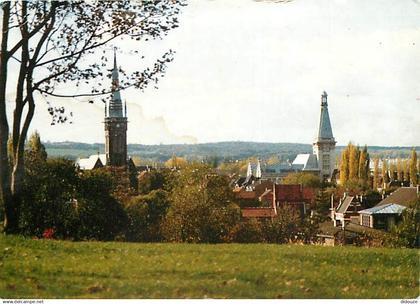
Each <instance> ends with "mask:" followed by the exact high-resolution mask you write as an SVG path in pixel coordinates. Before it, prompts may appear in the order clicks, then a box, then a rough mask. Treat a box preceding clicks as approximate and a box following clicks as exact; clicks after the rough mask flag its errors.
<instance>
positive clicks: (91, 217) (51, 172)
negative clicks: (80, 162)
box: [19, 159, 127, 240]
mask: <svg viewBox="0 0 420 304" xmlns="http://www.w3.org/2000/svg"><path fill="white" fill-rule="evenodd" d="M24 189H25V191H24V193H23V201H22V206H21V216H20V223H19V228H20V231H21V232H22V233H23V234H25V235H35V236H38V237H41V236H42V235H43V233H44V231H45V230H47V229H54V236H55V237H56V238H71V239H98V240H112V239H114V238H115V236H117V235H118V234H119V233H120V232H121V231H122V230H123V229H124V225H125V223H126V222H127V220H126V216H125V213H124V210H123V208H122V205H121V204H120V203H119V202H117V201H116V200H115V199H114V198H113V197H112V196H111V193H110V191H111V189H112V177H111V176H110V174H109V173H107V172H105V171H101V170H92V171H85V172H83V173H81V172H77V170H76V168H75V166H74V164H73V162H71V161H68V160H64V159H50V160H48V161H46V162H44V163H40V164H38V166H37V167H34V168H33V169H32V170H31V171H28V172H27V177H26V178H25V187H24Z"/></svg>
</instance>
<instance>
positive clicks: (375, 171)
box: [373, 158, 380, 189]
mask: <svg viewBox="0 0 420 304" xmlns="http://www.w3.org/2000/svg"><path fill="white" fill-rule="evenodd" d="M379 185H380V181H379V159H378V158H375V159H374V160H373V189H377V188H378V187H379Z"/></svg>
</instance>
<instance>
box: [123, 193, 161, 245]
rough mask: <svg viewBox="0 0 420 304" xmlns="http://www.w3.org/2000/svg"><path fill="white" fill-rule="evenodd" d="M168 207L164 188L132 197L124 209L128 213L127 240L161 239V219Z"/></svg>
mask: <svg viewBox="0 0 420 304" xmlns="http://www.w3.org/2000/svg"><path fill="white" fill-rule="evenodd" d="M168 208H169V202H168V193H167V192H166V191H164V190H153V191H151V192H150V193H149V194H147V195H139V196H136V197H133V198H132V199H131V200H130V201H129V203H128V204H127V206H126V209H125V210H126V212H127V215H128V227H127V233H126V236H127V240H130V241H145V242H156V241H161V240H162V234H161V231H160V226H161V221H162V219H163V218H164V217H165V215H166V212H167V210H168Z"/></svg>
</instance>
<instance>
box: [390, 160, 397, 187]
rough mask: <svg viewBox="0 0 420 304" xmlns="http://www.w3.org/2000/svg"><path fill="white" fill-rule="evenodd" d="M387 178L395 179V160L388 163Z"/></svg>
mask: <svg viewBox="0 0 420 304" xmlns="http://www.w3.org/2000/svg"><path fill="white" fill-rule="evenodd" d="M389 178H390V180H391V182H393V181H395V180H397V165H396V163H395V161H391V162H390V163H389Z"/></svg>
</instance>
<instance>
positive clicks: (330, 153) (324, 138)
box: [313, 91, 336, 180]
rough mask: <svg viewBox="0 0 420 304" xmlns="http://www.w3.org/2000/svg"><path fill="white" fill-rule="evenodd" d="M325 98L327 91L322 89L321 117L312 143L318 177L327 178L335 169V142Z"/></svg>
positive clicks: (329, 177)
mask: <svg viewBox="0 0 420 304" xmlns="http://www.w3.org/2000/svg"><path fill="white" fill-rule="evenodd" d="M327 98H328V95H327V92H325V91H324V92H323V93H322V95H321V117H320V120H319V129H318V136H317V138H316V140H315V142H314V144H313V151H314V154H315V155H316V158H317V162H318V169H319V175H320V177H321V178H322V179H328V180H329V179H331V177H332V174H333V172H334V169H335V144H336V142H335V139H334V136H333V132H332V128H331V121H330V115H329V113H328V101H327Z"/></svg>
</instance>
